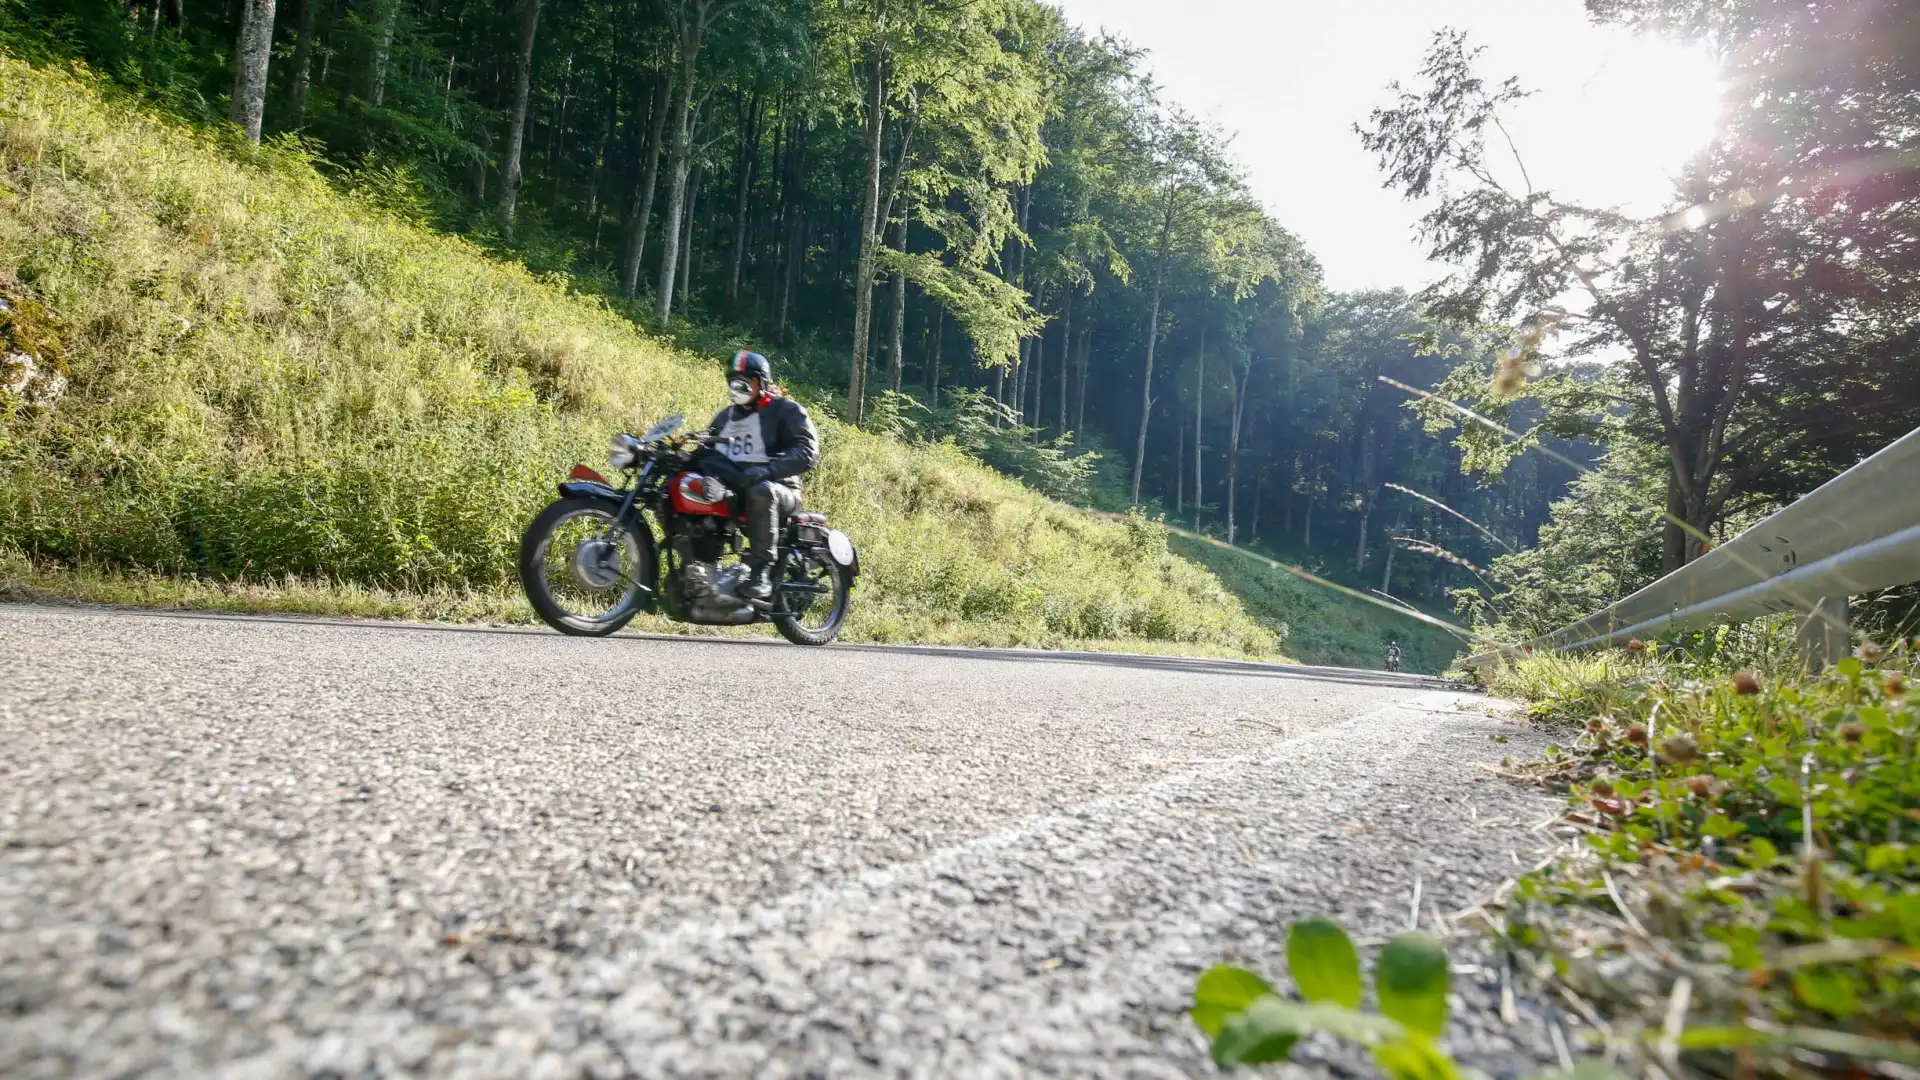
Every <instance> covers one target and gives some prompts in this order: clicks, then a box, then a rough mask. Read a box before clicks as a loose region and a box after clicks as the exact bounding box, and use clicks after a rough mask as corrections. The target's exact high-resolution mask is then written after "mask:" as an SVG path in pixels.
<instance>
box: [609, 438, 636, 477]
mask: <svg viewBox="0 0 1920 1080" xmlns="http://www.w3.org/2000/svg"><path fill="white" fill-rule="evenodd" d="M637 456H638V455H637V453H636V444H635V443H634V441H633V436H631V435H615V436H614V437H613V442H612V444H611V445H609V446H608V447H607V464H609V465H612V466H613V467H614V468H616V469H627V468H632V467H633V462H634V460H635V458H636V457H637Z"/></svg>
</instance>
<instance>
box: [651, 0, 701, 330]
mask: <svg viewBox="0 0 1920 1080" xmlns="http://www.w3.org/2000/svg"><path fill="white" fill-rule="evenodd" d="M704 6H705V5H703V4H696V5H695V8H696V11H695V13H694V14H693V15H692V16H691V17H690V19H689V21H688V22H687V24H686V29H685V30H684V31H683V32H682V33H681V35H680V78H679V80H678V82H679V85H678V86H677V87H676V89H675V91H674V93H673V94H672V95H670V97H671V103H670V104H669V105H668V106H667V108H668V109H669V110H671V111H670V112H669V113H668V114H667V115H668V119H669V120H671V121H672V136H673V138H672V141H671V143H670V146H669V149H670V150H671V152H670V153H669V154H668V155H667V213H666V217H665V218H663V219H662V220H661V222H660V279H659V288H658V290H657V291H655V292H654V294H653V314H654V317H655V318H657V319H659V320H660V325H662V326H665V325H667V321H668V319H670V318H671V317H672V315H673V281H674V278H675V277H676V276H677V275H676V273H675V271H677V270H678V269H679V268H680V222H681V218H682V215H683V213H684V212H685V210H686V208H687V173H688V171H689V170H690V169H691V168H692V160H691V155H692V153H693V80H694V77H695V76H696V75H697V74H698V73H699V70H700V69H699V67H698V64H699V61H700V37H701V33H702V32H703V28H702V27H701V25H700V18H701V16H702V14H703V12H702V11H701V10H699V9H703V8H704Z"/></svg>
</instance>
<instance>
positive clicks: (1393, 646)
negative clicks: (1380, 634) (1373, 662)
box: [1387, 637, 1400, 671]
mask: <svg viewBox="0 0 1920 1080" xmlns="http://www.w3.org/2000/svg"><path fill="white" fill-rule="evenodd" d="M1387 670H1388V671H1399V670H1400V639H1399V638H1397V637H1395V638H1388V639H1387Z"/></svg>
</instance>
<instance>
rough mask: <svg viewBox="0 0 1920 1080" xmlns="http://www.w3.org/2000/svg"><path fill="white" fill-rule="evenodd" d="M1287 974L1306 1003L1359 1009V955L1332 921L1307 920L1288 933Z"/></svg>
mask: <svg viewBox="0 0 1920 1080" xmlns="http://www.w3.org/2000/svg"><path fill="white" fill-rule="evenodd" d="M1287 970H1288V971H1289V972H1291V973H1292V974H1293V981H1294V983H1295V984H1297V985H1298V986H1299V987H1300V996H1301V997H1303V998H1306V999H1307V1000H1308V1001H1329V1002H1332V1003H1333V1004H1335V1005H1340V1006H1343V1007H1345V1008H1349V1009H1357V1008H1359V1007H1360V954H1359V953H1357V952H1355V951H1354V948H1353V940H1352V939H1351V938H1349V937H1347V933H1346V931H1344V930H1342V929H1340V924H1339V923H1336V922H1334V921H1333V920H1332V919H1306V920H1304V921H1301V922H1297V923H1294V924H1293V926H1292V927H1291V928H1289V929H1288V931H1287Z"/></svg>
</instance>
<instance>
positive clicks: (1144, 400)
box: [1132, 260, 1164, 506]
mask: <svg viewBox="0 0 1920 1080" xmlns="http://www.w3.org/2000/svg"><path fill="white" fill-rule="evenodd" d="M1163 262H1164V260H1163ZM1160 278H1161V276H1160V274H1159V273H1158V272H1156V273H1155V274H1154V279H1153V303H1152V305H1151V306H1150V308H1149V312H1150V314H1148V316H1147V362H1146V364H1145V366H1143V367H1142V368H1141V370H1140V384H1141V385H1140V433H1139V435H1138V436H1137V437H1135V439H1134V440H1133V494H1132V500H1133V505H1135V506H1139V505H1140V470H1141V467H1142V466H1144V465H1145V464H1146V461H1147V419H1148V417H1149V416H1150V415H1151V414H1152V413H1153V346H1154V342H1155V340H1156V339H1158V338H1159V336H1160V290H1161V285H1162V283H1161V279H1160Z"/></svg>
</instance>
